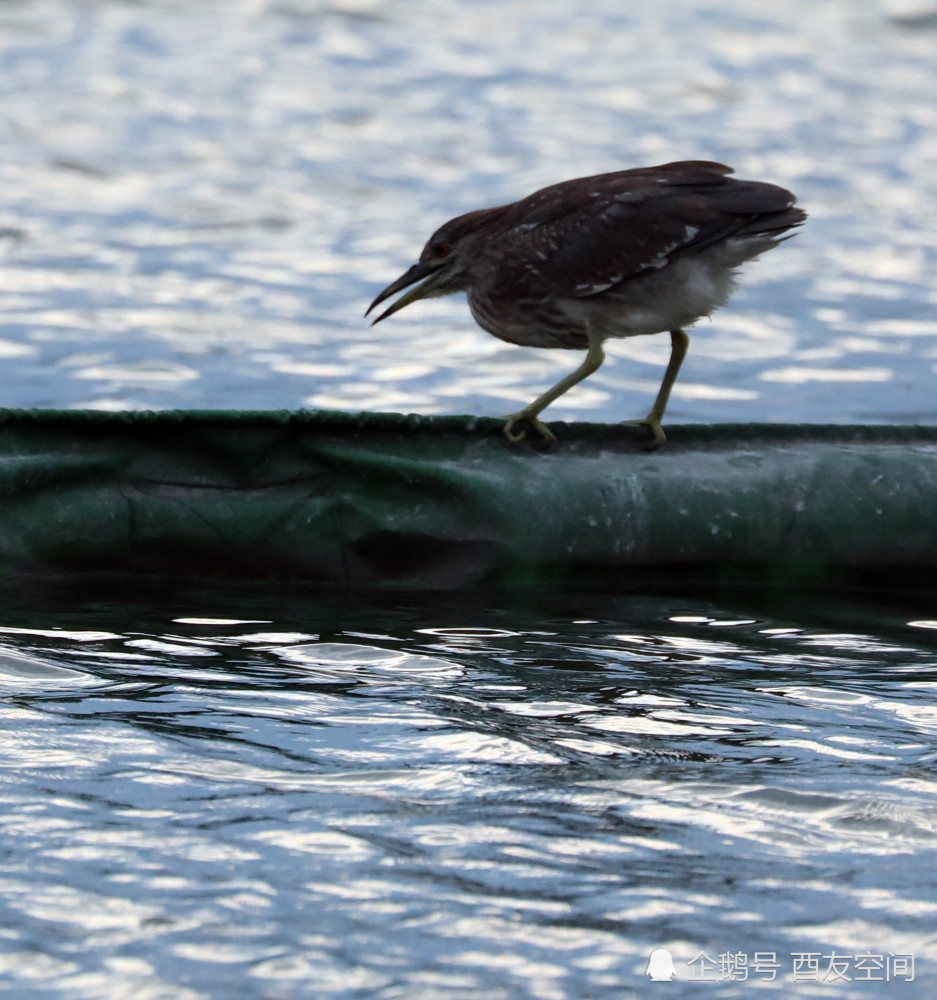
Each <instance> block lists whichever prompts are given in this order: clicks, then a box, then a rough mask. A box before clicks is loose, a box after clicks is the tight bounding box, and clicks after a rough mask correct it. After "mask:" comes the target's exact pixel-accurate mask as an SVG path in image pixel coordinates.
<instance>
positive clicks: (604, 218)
mask: <svg viewBox="0 0 937 1000" xmlns="http://www.w3.org/2000/svg"><path fill="white" fill-rule="evenodd" d="M731 173H732V169H731V167H726V166H723V165H722V164H720V163H710V162H707V161H703V160H688V161H683V162H679V163H665V164H662V165H660V166H656V167H641V168H639V169H637V170H621V171H618V172H616V173H610V174H599V175H597V176H595V177H583V178H580V179H578V180H571V181H564V182H563V183H561V184H554V185H552V186H551V187H546V188H543V189H542V190H540V191H535V192H534V193H533V194H531V195H528V196H527V197H526V198H522V199H521V200H520V201H516V202H513V203H511V204H510V205H500V206H498V207H496V208H488V209H482V210H480V211H476V212H469V213H468V214H466V215H460V216H459V217H458V218H455V219H452V220H451V221H449V222H447V223H446V224H445V225H444V226H441V227H440V228H439V229H438V230H437V231H436V232H435V233H434V234H433V235H432V236H431V237H430V239H429V241H428V242H427V244H426V246H425V247H424V248H423V252H422V253H421V254H420V259H419V261H418V262H417V263H416V264H414V265H413V267H411V268H410V269H409V270H408V271H406V272H405V273H404V274H402V275H401V276H400V277H399V278H398V279H397V280H396V281H393V282H391V284H390V285H388V286H387V287H386V288H385V289H384V290H383V291H382V292H381V293H380V295H378V296H377V298H376V299H375V300H374V301H373V302H372V303H371V305H370V307H369V308H368V313H370V312H371V310H372V309H374V308H375V307H376V306H378V305H379V304H380V303H382V302H384V301H385V300H386V299H388V298H389V297H390V296H392V295H395V294H396V293H397V292H401V291H403V290H404V289H405V288H410V286H411V285H416V287H414V288H410V291H408V292H406V293H405V294H404V295H402V296H401V297H400V298H399V299H397V301H396V302H394V304H393V305H391V306H390V307H389V308H388V309H386V310H385V311H384V312H383V313H381V315H379V316H378V317H377V319H375V320H374V322H375V323H378V322H380V321H381V320H382V319H385V318H386V317H387V316H390V315H392V314H393V313H395V312H397V311H398V310H399V309H402V308H403V307H404V306H406V305H409V304H410V303H411V302H415V301H417V299H423V298H430V297H433V296H437V295H449V294H451V293H453V292H462V291H464V292H466V293H467V294H468V303H469V308H470V309H471V310H472V315H473V316H474V317H475V319H476V321H477V322H478V324H479V325H480V326H481V327H482V328H483V329H484V330H487V331H488V332H489V333H492V334H494V335H495V336H496V337H500V338H501V339H502V340H506V341H509V342H510V343H512V344H521V345H524V346H528V347H564V348H572V349H580V350H585V351H587V354H586V358H585V360H584V361H583V363H582V364H581V365H580V366H579V368H577V369H576V371H574V372H572V373H570V374H569V375H567V376H566V377H565V378H563V379H561V380H560V381H559V382H558V383H557V384H556V385H555V386H553V387H552V388H551V389H548V390H547V391H546V392H545V393H543V395H541V396H540V397H538V398H537V399H536V400H534V402H533V403H531V404H530V405H529V406H527V407H525V408H524V409H523V410H520V411H519V412H518V413H513V414H511V415H510V416H508V417H507V422H506V423H505V426H504V433H505V434H506V435H507V436H508V438H510V439H511V440H512V441H519V440H521V439H522V438H523V437H525V435H526V431H527V429H528V428H530V429H533V430H536V431H537V433H538V434H539V435H540V436H541V437H542V438H543V440H544V441H546V442H551V441H553V440H555V437H554V435H553V433H552V431H550V429H549V428H548V427H547V426H546V425H545V424H543V423H541V422H540V420H539V419H538V417H539V415H540V413H541V411H543V410H544V409H546V407H547V406H549V405H550V403H552V402H553V401H554V400H555V399H557V398H558V397H559V396H561V395H562V394H563V393H564V392H566V391H567V390H569V389H571V388H572V387H573V386H574V385H576V384H577V383H578V382H581V381H582V380H583V379H584V378H586V377H587V376H588V375H591V374H592V373H593V372H594V371H595V370H596V369H597V368H598V367H599V366H600V365H601V364H602V361H603V360H604V357H605V354H604V350H603V346H602V345H603V343H604V341H605V340H607V339H608V338H610V337H636V336H641V335H644V334H652V333H662V332H664V331H669V332H670V336H671V355H670V363H669V364H668V365H667V371H666V372H665V374H664V378H663V381H662V382H661V386H660V391H659V392H658V394H657V399H656V400H655V402H654V405H653V407H652V408H651V411H650V413H648V415H647V416H646V417H645V418H644V419H643V420H638V421H634V422H635V423H640V424H644V425H646V426H647V427H648V428H650V430H651V432H652V434H653V436H654V446H655V447H656V446H658V445H660V444H662V443H663V442H664V441H665V440H666V436H665V434H664V431H663V429H662V427H661V419H662V418H663V416H664V411H665V409H666V407H667V402H668V400H669V398H670V391H671V389H672V388H673V384H674V382H675V381H676V378H677V374H678V373H679V370H680V365H681V363H682V361H683V358H684V355H685V354H686V349H687V345H688V344H689V338H688V337H687V335H686V333H685V332H684V327H686V326H689V325H690V324H691V323H694V322H696V320H698V319H700V318H701V317H703V316H708V315H709V314H710V313H711V312H713V311H714V310H715V309H718V308H719V307H720V306H722V305H725V303H726V301H727V300H728V298H729V295H730V294H731V292H732V289H733V284H734V278H735V273H736V271H737V269H738V268H739V267H740V266H741V265H742V264H743V263H745V261H747V260H751V259H753V258H754V257H757V256H758V255H759V254H762V253H764V251H766V250H770V249H771V248H772V247H774V246H777V244H778V243H779V242H781V241H782V240H783V239H786V238H787V237H785V236H784V235H783V234H784V233H785V232H787V230H789V229H792V228H794V227H796V226H799V225H800V224H801V223H802V222H803V221H804V220H805V219H806V217H807V216H806V213H805V212H803V211H802V210H801V209H799V208H795V207H794V201H795V199H794V196H793V195H792V194H791V193H790V192H789V191H785V190H784V188H781V187H777V186H775V185H774V184H765V183H762V182H760V181H746V180H738V179H736V178H733V177H730V176H728V175H729V174H731ZM417 282H421V283H420V284H418V285H417V284H416V283H417Z"/></svg>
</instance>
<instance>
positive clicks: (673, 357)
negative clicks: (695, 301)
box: [626, 330, 690, 449]
mask: <svg viewBox="0 0 937 1000" xmlns="http://www.w3.org/2000/svg"><path fill="white" fill-rule="evenodd" d="M689 346H690V338H689V337H688V336H687V335H686V332H685V331H683V330H671V331H670V361H669V362H668V363H667V371H665V372H664V378H663V380H662V381H661V384H660V389H659V390H658V393H657V399H655V400H654V405H653V406H652V407H651V412H650V413H649V414H648V415H647V416H646V417H645V418H644V419H643V420H628V421H626V423H629V424H641V425H642V426H644V427H649V428H650V430H651V433H652V434H653V435H654V443H653V444H652V445H651V448H652V449H653V448H659V447H660V446H661V445H662V444H663V443H664V442H665V441H666V440H667V435H666V434H665V433H664V428H663V427H661V425H660V422H661V420H663V419H664V411H665V410H666V409H667V404H668V403H669V402H670V391H671V389H673V384H674V382H676V381H677V376H678V375H679V374H680V365H682V364H683V359H684V358H685V357H686V352H687V348H688V347H689Z"/></svg>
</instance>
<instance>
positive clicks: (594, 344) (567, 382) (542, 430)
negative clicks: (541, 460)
mask: <svg viewBox="0 0 937 1000" xmlns="http://www.w3.org/2000/svg"><path fill="white" fill-rule="evenodd" d="M604 360H605V350H604V349H603V347H602V338H601V337H599V336H597V335H595V334H592V333H590V334H589V350H588V352H587V353H586V356H585V358H584V359H583V362H582V364H581V365H580V366H579V367H578V368H577V369H576V370H575V371H574V372H570V373H569V375H567V376H566V377H565V378H561V379H560V380H559V382H557V383H556V385H555V386H553V388H552V389H547V391H546V392H545V393H544V394H543V395H542V396H538V397H537V398H536V399H535V400H534V401H533V402H532V403H531V404H530V406H525V407H524V409H523V410H519V411H518V412H517V413H511V414H509V415H508V416H507V417H506V418H505V424H504V433H505V436H506V437H507V438H508V440H509V441H523V440H524V438H525V437H526V436H527V430H526V428H524V427H520V428H519V429H518V430H515V428H516V427H517V426H518V424H527V425H528V426H529V427H531V428H533V429H534V430H535V431H536V432H537V433H538V434H539V435H540V437H541V438H542V439H543V441H544V443H545V444H552V443H553V442H554V441H555V440H556V435H555V434H554V433H553V431H551V430H550V428H549V427H547V425H546V424H544V423H541V422H540V421H539V420H538V419H537V417H539V416H540V414H541V412H542V411H543V410H545V409H546V408H547V407H548V406H549V405H550V404H551V403H552V402H553V401H554V400H555V399H559V398H560V396H562V395H563V393H564V392H568V391H569V390H570V389H572V387H573V386H574V385H578V384H579V383H580V382H581V381H582V380H583V379H584V378H588V377H589V376H590V375H591V374H592V373H593V372H594V371H596V370H597V369H598V368H599V367H600V366H601V364H602V362H603V361H604ZM677 367H679V365H678V366H677ZM674 378H676V374H674ZM664 405H665V406H666V400H665V401H664Z"/></svg>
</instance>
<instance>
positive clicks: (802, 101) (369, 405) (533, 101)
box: [0, 0, 937, 422]
mask: <svg viewBox="0 0 937 1000" xmlns="http://www.w3.org/2000/svg"><path fill="white" fill-rule="evenodd" d="M935 31H937V28H935V25H934V23H933V21H932V20H928V19H927V18H926V17H925V16H923V15H922V14H921V12H920V11H918V10H917V8H913V9H909V8H908V5H907V4H904V5H903V4H902V3H899V2H898V0H877V2H875V3H866V4H854V3H850V2H848V0H825V2H822V3H814V2H810V3H808V2H807V0H794V2H791V3H787V4H782V5H774V6H773V7H771V6H768V5H765V4H763V3H758V2H756V0H733V2H731V3H727V4H721V5H720V6H719V8H718V11H717V10H716V9H715V8H712V7H708V6H706V5H702V4H699V3H697V2H694V0H672V2H667V3H662V4H644V5H625V6H622V5H621V4H619V3H615V2H613V0H602V2H599V3H595V4H591V5H589V8H588V10H586V9H584V8H582V7H581V5H576V4H574V3H571V2H561V3H555V4H551V5H550V6H549V8H548V9H545V8H544V7H543V5H542V4H540V3H534V2H533V0H521V2H514V3H511V4H503V3H495V2H494V0H483V2H479V3H472V4H457V3H454V2H449V0H446V2H428V0H426V2H423V0H420V2H417V3H408V4H406V5H400V4H392V3H390V2H387V0H355V2H350V0H348V2H346V0H341V2H339V0H334V2H322V0H308V2H306V0H288V2H272V0H271V2H263V0H261V2H256V0H252V2H247V0H243V2H238V0H235V2H225V3H221V0H209V2H206V3H204V4H201V5H196V6H194V7H193V6H192V5H191V4H177V3H174V2H170V3H135V4H126V3H120V2H117V0H111V2H108V0H100V2H96V3H77V2H73V0H25V2H20V3H15V4H6V5H4V6H3V9H2V10H0V68H2V70H3V79H4V80H5V81H6V82H5V84H4V102H3V109H2V111H0V154H2V155H0V164H2V165H0V171H2V173H3V178H4V182H5V190H6V191H7V197H6V199H5V202H4V214H3V218H2V219H0V244H2V257H0V288H2V289H3V291H4V297H3V301H2V304H0V326H2V328H0V355H2V356H3V358H4V363H5V366H6V368H7V371H8V373H9V375H10V376H11V377H9V378H8V379H7V380H6V381H5V398H4V399H3V400H2V402H3V403H4V404H5V405H9V406H27V407H28V406H66V407H93V408H98V409H111V410H113V409H122V408H166V407H192V406H195V407H236V408H245V407H246V408H259V409H262V408H295V407H298V406H308V407H324V408H336V409H345V410H358V409H367V410H381V409H387V410H404V411H413V412H419V413H454V412H469V413H478V414H486V415H497V414H500V413H503V412H504V411H505V410H507V409H510V408H511V407H513V406H515V405H516V404H518V403H520V402H522V401H529V400H530V399H531V398H532V397H533V396H534V395H536V394H537V393H538V392H540V391H542V389H544V388H545V387H546V386H547V385H548V384H550V383H551V381H555V380H556V378H557V377H558V376H559V375H561V374H563V373H565V372H566V371H569V370H570V369H571V368H572V367H573V366H574V363H575V360H574V359H575V356H574V355H573V354H571V353H568V352H565V351H559V352H547V351H537V350H532V349H522V348H516V347H512V346H509V345H505V344H501V343H499V342H497V341H495V340H494V339H493V338H491V337H489V336H488V335H487V334H484V333H483V332H482V331H480V330H479V329H478V328H477V327H476V326H475V324H474V322H473V321H472V319H471V317H470V315H469V313H468V310H467V308H466V306H465V303H464V301H462V300H461V299H458V298H456V299H451V300H445V301H438V302H424V303H421V304H419V305H418V306H414V307H412V308H411V309H408V310H407V311H406V312H405V313H403V314H401V315H398V316H395V317H394V318H393V319H392V320H391V321H388V322H386V323H384V324H381V326H380V327H377V328H375V329H373V330H372V329H371V327H370V326H369V325H368V322H367V321H365V320H364V319H363V317H362V313H363V311H364V308H365V306H366V305H367V303H368V302H370V300H371V299H372V298H373V296H374V295H375V293H376V292H377V291H378V290H379V289H380V288H382V287H383V286H384V285H385V284H386V283H387V282H388V281H389V280H391V278H393V277H395V276H396V275H397V274H398V273H400V272H401V271H402V269H403V268H404V267H405V266H407V264H408V263H410V262H411V261H412V260H413V259H414V257H415V255H416V254H417V253H418V251H419V249H420V247H421V246H422V244H423V242H424V241H425V239H426V238H427V237H428V236H429V234H430V233H431V232H432V231H433V230H434V229H435V228H436V227H437V226H438V225H439V224H440V223H442V222H443V221H445V220H446V219H447V218H449V217H451V216H453V215H456V214H458V213H460V212H463V211H466V210H469V209H473V208H478V207H484V206H486V205H491V204H497V203H501V202H504V201H510V200H513V199H515V198H517V197H520V196H522V195H524V194H527V193H528V192H530V191H532V190H534V189H536V188H537V187H539V186H542V185H544V184H547V183H551V182H555V181H557V180H562V179H564V178H567V177H574V176H581V175H586V174H590V173H596V172H601V171H604V170H612V169H620V168H623V167H629V166H636V165H641V164H646V163H653V162H660V161H663V160H667V159H679V158H704V157H709V158H714V159H717V160H721V161H726V162H728V163H730V164H732V165H734V166H735V167H736V168H737V169H738V171H739V173H740V174H741V175H742V176H752V177H757V178H763V179H766V180H773V181H776V182H778V183H782V184H786V185H789V186H790V187H791V188H792V189H793V190H794V191H795V192H796V193H797V194H798V196H799V198H800V200H801V202H802V203H803V204H804V205H805V207H806V208H807V209H808V211H809V213H810V222H809V224H808V226H807V227H806V228H805V229H804V230H803V231H802V232H801V233H799V234H798V235H797V238H796V239H794V240H792V241H791V242H789V243H787V244H785V246H783V247H782V248H780V249H778V250H777V251H774V252H772V253H771V254H770V255H768V256H767V257H766V259H765V260H763V261H761V262H757V263H753V264H750V265H749V266H747V267H746V269H745V276H744V279H743V281H742V284H741V287H740V290H739V291H738V293H737V295H736V297H735V299H734V302H733V304H732V305H731V306H730V308H729V309H728V310H723V311H721V312H720V313H718V314H717V315H716V316H715V317H714V318H713V319H712V320H711V321H704V322H701V323H700V324H699V325H698V327H697V329H696V333H695V335H694V338H693V344H692V348H691V351H690V355H689V359H688V361H687V364H686V366H685V369H684V372H683V377H682V379H681V381H680V382H678V384H677V386H676V390H675V392H674V398H673V401H672V404H671V417H672V419H673V420H674V421H698V422H703V421H711V420H787V419H790V418H792V417H793V416H796V418H798V419H804V420H820V421H827V420H832V421H841V422H849V421H860V422H862V421H892V422H895V421H921V420H929V419H932V418H933V415H934V413H935V410H934V404H933V391H932V389H933V380H934V375H935V367H937V346H935V337H937V326H935V321H934V305H935V303H937V299H935V292H934V288H933V281H932V276H933V273H934V269H935V253H937V241H935V238H934V233H935V232H937V207H935V206H937V190H935V184H937V181H935V177H937V170H935V169H934V167H935V166H937V139H935V135H937V131H935V125H937V112H935V108H937V82H935V74H934V72H933V49H934V43H935V39H937V34H935ZM667 349H668V345H667V343H666V338H661V337H655V338H643V339H638V340H632V341H630V342H627V341H626V342H617V343H615V344H613V345H612V347H611V355H612V359H611V361H610V363H608V364H607V366H606V367H605V368H603V370H602V371H600V372H599V373H597V374H596V375H595V376H593V377H592V378H591V379H590V380H589V381H588V383H587V384H585V385H583V386H580V387H578V388H577V389H576V390H575V391H574V392H572V393H570V394H569V396H568V397H564V399H563V400H562V401H561V402H560V403H558V404H557V405H556V406H555V407H554V408H553V410H552V411H551V412H553V413H555V415H556V416H557V417H558V418H567V419H568V418H571V417H579V418H586V419H595V420H613V419H622V418H625V417H631V416H635V415H638V414H641V413H643V412H645V410H646V407H647V403H648V401H649V400H650V399H651V398H652V396H653V393H654V392H655V391H656V388H657V385H658V383H659V380H660V376H661V370H662V367H663V365H664V363H665V361H666V357H667ZM870 390H871V391H870Z"/></svg>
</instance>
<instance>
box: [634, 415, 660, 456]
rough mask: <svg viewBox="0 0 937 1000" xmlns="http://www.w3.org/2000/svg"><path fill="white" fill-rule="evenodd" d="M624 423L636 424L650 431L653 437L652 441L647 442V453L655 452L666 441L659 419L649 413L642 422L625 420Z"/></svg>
mask: <svg viewBox="0 0 937 1000" xmlns="http://www.w3.org/2000/svg"><path fill="white" fill-rule="evenodd" d="M625 423H626V424H637V425H638V426H640V427H647V428H648V430H650V432H651V434H653V435H654V439H653V441H649V442H648V444H647V450H648V451H656V450H657V449H658V448H659V447H660V446H661V445H662V444H663V443H664V442H665V441H666V440H667V435H666V434H665V433H664V428H663V427H661V425H660V417H658V416H657V414H655V413H649V414H648V415H647V416H646V417H644V418H643V419H642V420H626V421H625Z"/></svg>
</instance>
